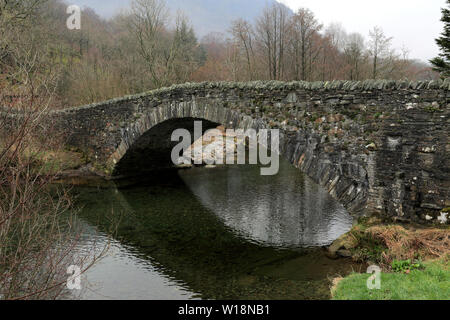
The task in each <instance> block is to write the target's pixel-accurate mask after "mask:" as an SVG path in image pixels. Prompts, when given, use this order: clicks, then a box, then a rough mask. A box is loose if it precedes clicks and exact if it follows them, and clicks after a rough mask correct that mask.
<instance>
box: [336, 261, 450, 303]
mask: <svg viewBox="0 0 450 320" xmlns="http://www.w3.org/2000/svg"><path fill="white" fill-rule="evenodd" d="M424 266H425V269H424V270H413V271H411V273H409V274H406V273H382V274H381V289H380V290H369V289H368V288H367V279H368V278H369V277H370V274H352V275H350V276H348V277H347V278H345V279H343V280H342V281H340V282H339V284H338V286H337V288H336V289H335V290H334V293H333V300H450V269H449V265H448V262H444V261H434V262H426V263H424Z"/></svg>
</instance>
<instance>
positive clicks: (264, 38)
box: [256, 3, 289, 80]
mask: <svg viewBox="0 0 450 320" xmlns="http://www.w3.org/2000/svg"><path fill="white" fill-rule="evenodd" d="M288 15H289V11H288V9H287V8H286V7H285V6H284V5H282V4H279V3H278V4H273V5H272V6H270V7H266V8H265V10H264V11H263V13H262V15H261V17H259V18H258V19H257V21H256V36H257V40H258V43H259V46H260V48H261V52H262V55H263V57H264V60H265V61H266V67H267V70H268V76H269V79H274V80H278V79H281V78H282V77H283V75H284V71H285V70H284V67H285V51H286V42H287V41H286V39H287V30H288V18H289V16H288Z"/></svg>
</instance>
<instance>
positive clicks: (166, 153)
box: [52, 79, 450, 221]
mask: <svg viewBox="0 0 450 320" xmlns="http://www.w3.org/2000/svg"><path fill="white" fill-rule="evenodd" d="M449 86H450V79H447V80H445V81H431V82H395V81H364V82H344V81H333V82H318V83H307V82H291V83H285V82H274V81H270V82H251V83H199V84H184V85H176V86H172V87H170V88H164V89H159V90H155V91H151V92H148V93H144V94H140V95H135V96H128V97H124V98H119V99H114V100H110V101H106V102H102V103H97V104H92V105H88V106H82V107H78V108H70V109H65V110H61V111H57V112H54V113H52V118H53V120H54V123H55V125H56V126H57V128H59V129H60V130H62V131H64V132H65V133H67V144H68V145H69V146H71V147H75V148H77V149H79V150H81V151H82V152H84V154H85V155H86V156H87V157H88V158H89V159H90V161H91V162H92V163H96V164H97V165H98V166H100V167H102V168H103V169H104V171H105V172H106V173H107V174H109V175H111V176H115V175H123V174H127V173H129V172H135V173H136V172H142V171H148V170H151V169H156V168H161V167H165V166H167V165H170V163H171V162H170V150H171V148H172V144H171V142H170V136H171V133H172V131H173V130H174V129H177V128H187V129H190V130H192V127H193V120H194V119H202V120H204V126H203V127H204V129H208V128H212V127H216V126H217V125H218V124H222V125H225V126H226V127H228V128H235V129H236V128H243V129H248V128H255V129H261V128H279V129H281V142H280V148H281V153H282V155H283V156H284V157H285V158H286V159H288V160H289V161H290V162H291V163H292V164H293V165H295V166H296V167H298V168H299V169H300V170H302V171H303V172H304V173H306V174H307V175H308V176H309V177H311V178H312V179H313V180H314V181H316V182H317V183H319V184H320V185H322V186H323V187H325V188H326V189H327V190H328V191H329V192H330V194H331V195H332V196H333V197H335V198H336V199H337V200H338V201H340V202H341V203H342V204H343V205H344V206H345V207H346V208H347V209H348V211H349V212H350V213H352V214H354V215H356V216H359V215H363V214H367V213H370V212H373V211H376V212H381V213H382V214H384V215H388V216H394V217H398V218H400V219H401V218H403V219H409V220H416V221H418V220H424V219H425V217H426V216H427V215H428V219H429V218H430V217H433V218H434V219H435V218H436V217H437V216H438V215H439V212H440V211H441V210H442V209H444V208H446V207H449V206H450V203H449V200H450V197H449V192H450V191H449V190H450V185H449V182H450V181H449V180H450V179H449V178H450V177H449V172H450V161H449V159H450V158H449V150H450V143H449V101H450V92H449Z"/></svg>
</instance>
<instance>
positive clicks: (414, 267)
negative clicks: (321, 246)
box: [330, 219, 450, 300]
mask: <svg viewBox="0 0 450 320" xmlns="http://www.w3.org/2000/svg"><path fill="white" fill-rule="evenodd" d="M330 250H333V251H336V252H337V253H339V252H342V251H344V252H347V253H348V255H351V256H352V258H353V260H355V261H359V262H364V263H367V264H368V265H377V266H379V267H380V268H381V270H382V274H381V289H379V290H378V289H375V290H369V289H368V287H367V280H368V278H369V277H370V276H371V275H370V274H357V273H354V274H351V275H350V276H348V277H346V278H344V279H342V278H336V279H335V280H334V281H333V288H332V289H331V291H332V296H333V299H336V300H430V299H432V300H435V299H438V300H442V299H444V300H448V299H450V269H449V258H450V229H449V228H448V226H435V227H423V226H416V225H411V224H407V225H399V224H386V223H383V222H382V221H380V220H376V219H372V220H363V221H360V223H359V224H358V225H356V226H355V227H354V228H353V229H352V230H351V231H350V232H349V233H347V234H346V235H344V236H343V237H341V238H340V239H339V240H337V241H336V242H335V243H334V244H333V245H332V246H331V247H330Z"/></svg>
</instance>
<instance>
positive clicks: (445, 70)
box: [430, 0, 450, 77]
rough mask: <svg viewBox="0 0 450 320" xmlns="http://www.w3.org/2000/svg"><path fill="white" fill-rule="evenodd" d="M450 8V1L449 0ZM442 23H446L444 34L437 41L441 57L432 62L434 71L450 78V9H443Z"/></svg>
mask: <svg viewBox="0 0 450 320" xmlns="http://www.w3.org/2000/svg"><path fill="white" fill-rule="evenodd" d="M447 5H448V6H449V8H450V0H447ZM441 21H442V22H444V24H445V26H444V32H442V34H441V37H439V38H438V39H436V43H437V44H438V46H439V47H440V49H441V53H440V54H439V57H436V58H434V59H433V60H430V62H431V63H432V64H433V70H435V71H437V72H439V73H440V74H441V76H442V77H450V9H444V8H443V9H442V18H441Z"/></svg>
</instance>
